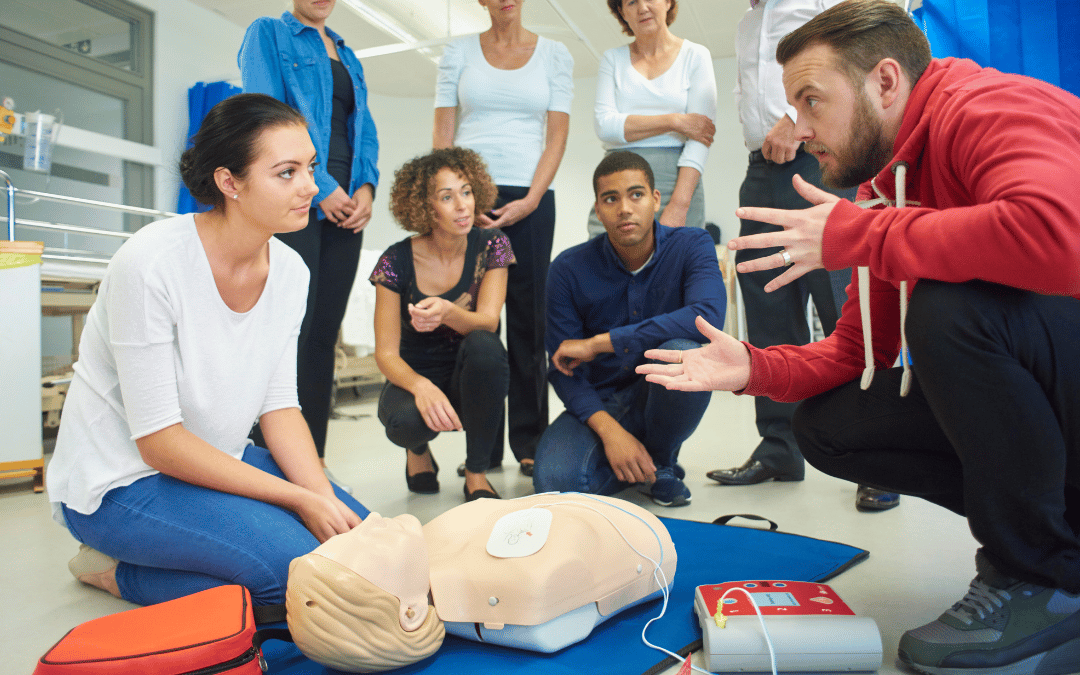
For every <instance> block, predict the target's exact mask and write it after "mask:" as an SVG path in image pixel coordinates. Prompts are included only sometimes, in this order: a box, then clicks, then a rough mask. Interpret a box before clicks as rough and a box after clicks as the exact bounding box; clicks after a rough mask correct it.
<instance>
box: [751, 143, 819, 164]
mask: <svg viewBox="0 0 1080 675" xmlns="http://www.w3.org/2000/svg"><path fill="white" fill-rule="evenodd" d="M805 152H806V150H803V146H802V144H799V149H798V150H796V151H795V157H796V158H798V157H799V155H801V154H803V153H805ZM766 161H768V160H766V159H765V155H763V154H762V153H761V151H760V150H753V151H751V152H750V163H751V164H760V163H762V162H766ZM791 161H793V162H794V161H795V160H794V159H793V160H791ZM770 163H771V162H770Z"/></svg>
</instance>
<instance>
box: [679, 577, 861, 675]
mask: <svg viewBox="0 0 1080 675" xmlns="http://www.w3.org/2000/svg"><path fill="white" fill-rule="evenodd" d="M751 598H753V604H751ZM754 604H756V605H757V608H758V609H760V610H761V619H759V618H758V614H757V611H755V608H754ZM694 611H695V612H696V613H697V615H698V621H699V623H700V624H701V632H702V640H703V647H702V650H703V652H704V655H705V660H706V664H707V666H706V667H707V668H708V669H709V670H710V671H712V672H716V673H735V672H770V671H771V670H772V665H771V659H770V655H769V641H771V642H772V647H773V652H774V653H775V656H776V670H777V671H782V672H792V671H794V672H799V671H823V670H824V671H834V672H835V671H874V670H877V669H878V668H880V667H881V633H880V631H878V627H877V624H876V623H875V622H874V620H873V619H871V618H869V617H861V616H856V615H855V612H853V611H852V610H851V608H850V607H848V606H847V603H845V602H844V601H843V600H841V599H840V596H839V595H837V594H836V591H834V590H833V589H832V588H831V587H830V586H828V585H826V584H821V583H815V582H808V581H762V580H753V581H729V582H726V583H722V584H715V585H712V584H708V585H705V586H698V587H697V590H696V591H695V592H694ZM762 621H764V623H765V626H766V628H767V629H768V631H767V632H768V641H767V640H766V632H765V631H763V630H762V626H761V624H762Z"/></svg>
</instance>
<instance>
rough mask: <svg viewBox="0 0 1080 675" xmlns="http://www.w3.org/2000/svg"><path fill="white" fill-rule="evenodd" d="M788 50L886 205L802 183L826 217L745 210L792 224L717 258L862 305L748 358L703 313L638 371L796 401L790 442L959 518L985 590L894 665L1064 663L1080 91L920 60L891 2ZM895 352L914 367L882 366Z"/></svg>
mask: <svg viewBox="0 0 1080 675" xmlns="http://www.w3.org/2000/svg"><path fill="white" fill-rule="evenodd" d="M777 60H778V61H779V62H780V63H781V64H782V65H783V67H784V90H785V92H786V94H787V97H788V101H789V102H790V103H791V104H792V105H794V106H795V108H796V109H797V111H798V119H797V121H796V129H795V131H796V136H797V138H798V139H799V140H802V141H805V143H806V149H807V151H808V152H811V153H813V154H814V155H815V156H816V157H817V159H818V162H819V164H820V165H821V169H822V174H823V176H824V179H825V182H826V184H828V185H831V186H833V187H844V186H852V185H859V184H861V187H860V193H859V194H860V197H862V198H867V197H877V200H876V201H877V202H878V204H877V205H876V206H874V207H873V208H869V209H860V208H859V207H858V206H856V205H855V204H853V203H851V202H849V201H845V200H839V199H837V198H836V197H834V196H832V195H829V194H828V193H825V192H823V191H821V190H817V189H816V188H813V187H812V186H810V185H809V184H807V183H806V182H804V181H801V180H800V179H798V178H796V180H795V186H796V188H797V189H798V190H799V191H800V192H801V193H802V194H803V195H804V196H805V197H806V198H807V199H808V200H809V201H810V202H811V203H812V204H815V206H813V207H811V208H809V209H806V210H802V211H778V210H772V209H750V208H743V209H739V210H738V211H737V215H738V216H739V217H740V218H747V219H752V220H759V221H764V222H769V223H773V224H776V225H781V226H783V227H784V228H785V229H784V231H782V232H776V233H768V234H760V235H755V236H752V237H740V238H738V239H735V240H733V241H732V242H731V243H730V244H729V246H730V247H731V248H733V249H736V250H739V249H746V248H763V247H775V246H780V247H783V248H782V250H781V252H780V253H776V254H773V255H770V256H766V257H764V258H759V259H757V260H753V261H749V262H745V263H742V264H740V265H739V266H738V270H739V272H751V271H756V270H761V269H771V268H777V267H782V266H786V267H787V269H786V270H785V271H784V273H783V274H781V275H780V276H779V277H777V278H776V279H774V280H773V281H772V282H771V283H770V285H769V286H766V289H765V290H766V291H768V290H771V289H772V288H778V287H780V286H782V285H784V284H786V283H788V282H790V281H791V280H794V279H796V278H798V277H800V276H801V275H803V274H806V273H807V272H808V271H810V270H813V269H818V268H825V269H841V268H844V267H853V268H855V267H857V268H862V269H860V270H859V272H858V273H857V279H858V283H856V284H854V285H853V286H852V287H850V288H851V292H850V294H851V295H852V296H854V297H856V298H857V299H858V301H859V302H858V303H857V304H856V303H848V305H847V306H846V307H847V308H848V309H849V311H847V312H845V313H844V314H843V316H842V317H841V318H840V320H839V322H838V323H837V326H836V330H835V331H834V332H833V333H832V334H831V335H830V336H829V337H828V338H826V339H825V340H823V341H821V342H817V343H813V344H810V345H805V346H779V347H770V348H768V349H756V348H754V347H752V346H750V345H749V344H744V343H740V342H738V341H736V340H734V339H732V338H730V337H728V336H727V335H725V334H724V333H722V332H720V331H718V330H716V329H715V328H713V327H712V326H709V325H708V324H707V323H705V322H704V321H702V320H701V319H700V318H699V319H698V327H699V329H700V330H701V331H702V332H703V333H704V334H705V335H706V336H707V337H708V338H709V339H710V344H709V345H707V346H706V347H704V348H702V349H698V350H693V351H685V352H673V353H668V352H664V351H656V350H654V351H649V352H646V353H645V357H646V358H649V359H660V360H664V361H668V362H670V363H671V365H651V366H649V365H646V366H640V367H639V368H638V372H641V373H645V374H647V375H648V377H647V379H648V380H649V381H652V382H659V383H662V384H664V385H665V386H667V387H668V388H670V389H678V390H703V389H719V390H729V391H737V392H740V393H744V394H751V395H765V396H769V397H772V398H774V399H777V400H783V401H793V400H801V399H807V400H805V401H804V402H803V403H802V404H800V406H799V408H798V410H797V412H796V414H795V418H794V429H795V435H796V438H797V439H798V442H799V447H800V449H801V450H802V452H803V454H804V455H805V457H806V460H807V461H808V462H810V463H811V464H812V465H814V466H816V467H817V468H818V469H820V470H822V471H824V472H825V473H828V474H831V475H834V476H838V477H841V478H845V479H847V480H851V481H853V482H857V483H861V484H867V485H871V486H873V487H876V488H879V489H883V490H890V491H895V492H899V493H902V494H908V495H915V496H919V497H923V498H925V499H928V500H930V501H932V502H934V503H936V504H939V505H941V506H943V507H945V508H947V509H950V510H952V511H954V512H956V513H958V514H961V515H963V516H966V517H967V519H968V523H969V526H970V527H971V531H972V534H973V535H974V536H975V538H976V540H977V541H978V542H979V543H980V544H981V548H980V549H979V551H978V553H977V554H976V559H975V562H976V569H977V572H978V576H976V577H975V580H974V581H972V583H971V587H970V589H969V591H968V593H967V595H966V596H965V597H964V598H963V599H962V600H960V601H959V602H958V603H956V604H955V605H953V607H952V608H951V609H949V610H948V611H946V612H945V613H944V614H942V615H941V617H940V618H938V619H937V620H936V621H933V622H931V623H929V624H927V625H925V626H922V627H921V628H916V629H914V630H910V631H908V632H907V633H905V634H904V635H903V637H902V638H901V640H900V647H899V655H900V659H901V660H902V661H903V662H905V663H907V664H909V665H911V666H913V667H914V668H916V669H917V670H920V671H922V672H925V673H931V674H933V675H958V674H963V673H972V674H975V673H983V674H990V673H993V674H994V675H1012V674H1016V675H1020V674H1022V673H1033V674H1036V675H1066V674H1068V673H1074V672H1076V669H1077V664H1080V189H1077V188H1076V185H1075V183H1076V180H1077V173H1078V170H1080V99H1077V98H1076V97H1075V96H1072V95H1071V94H1069V93H1067V92H1064V91H1062V90H1060V89H1058V88H1056V87H1053V86H1051V85H1049V84H1046V83H1043V82H1039V81H1037V80H1033V79H1030V78H1026V77H1022V76H1018V75H1008V74H1002V73H1000V72H998V71H996V70H993V69H989V68H985V69H984V68H980V67H979V66H978V65H977V64H975V63H973V62H971V61H967V60H957V59H943V60H932V59H931V58H930V50H929V45H928V44H927V42H926V38H925V36H923V34H922V32H921V31H920V30H919V29H918V27H917V26H916V25H915V24H914V23H913V22H912V21H911V19H910V18H909V17H908V16H907V14H906V13H905V12H904V11H903V10H902V9H901V8H899V7H898V6H897V5H896V4H894V3H892V2H889V1H888V0H848V2H844V3H842V4H839V5H837V6H835V7H833V8H832V9H829V10H827V11H825V12H823V13H822V14H820V15H819V16H817V17H816V18H814V19H813V20H811V21H810V22H808V23H807V24H806V25H804V26H803V27H802V28H799V29H798V30H796V31H794V32H792V33H791V34H789V35H788V36H787V37H785V38H784V39H783V40H782V41H781V42H780V45H779V47H778V49H777ZM770 286H771V288H770ZM909 291H910V292H909ZM909 305H910V307H909ZM856 307H858V308H859V309H861V311H852V310H853V309H854V308H856ZM905 314H906V316H905ZM908 339H910V354H911V357H910V358H908V357H907V356H906V355H905V356H902V357H901V363H902V364H903V367H902V368H901V367H897V368H891V366H892V365H893V364H894V363H895V362H896V360H897V356H898V354H902V353H903V352H902V348H904V347H906V346H907V345H908ZM864 359H865V361H864ZM909 364H911V365H910V367H911V369H912V370H913V371H914V377H911V374H910V373H908V372H907V371H908V368H909ZM875 369H881V370H880V371H879V372H877V374H876V376H875V372H874V371H875ZM860 375H861V381H860Z"/></svg>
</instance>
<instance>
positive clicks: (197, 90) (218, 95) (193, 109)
mask: <svg viewBox="0 0 1080 675" xmlns="http://www.w3.org/2000/svg"><path fill="white" fill-rule="evenodd" d="M240 92H241V89H240V87H235V86H233V85H231V84H229V83H228V82H211V83H210V84H204V83H203V82H199V83H197V84H196V85H195V86H194V87H192V88H191V89H188V135H187V137H188V139H189V140H188V144H187V145H185V146H184V147H190V142H191V141H190V139H191V137H192V136H194V135H195V134H196V133H198V131H199V127H201V126H202V121H203V118H204V117H206V113H208V112H210V108H213V107H214V106H215V105H217V104H218V103H221V102H222V101H224V100H225V99H227V98H229V97H230V96H235V95H236V94H239V93H240ZM209 210H210V207H209V206H207V205H206V204H202V203H200V202H198V201H196V200H195V198H194V197H192V196H191V193H190V192H188V189H187V186H186V185H183V184H181V185H180V198H179V199H177V202H176V212H177V213H201V212H203V211H209Z"/></svg>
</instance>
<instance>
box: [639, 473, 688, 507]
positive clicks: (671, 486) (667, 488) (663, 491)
mask: <svg viewBox="0 0 1080 675" xmlns="http://www.w3.org/2000/svg"><path fill="white" fill-rule="evenodd" d="M649 496H650V497H652V500H653V501H654V502H656V503H657V504H659V505H660V506H686V505H687V504H689V503H690V490H689V489H688V488H687V487H686V484H685V483H683V482H682V479H680V478H679V477H678V476H677V475H676V473H675V470H674V469H672V468H671V467H666V466H664V467H660V468H659V469H657V470H656V480H655V481H654V482H653V484H652V486H651V487H650V489H649Z"/></svg>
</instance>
